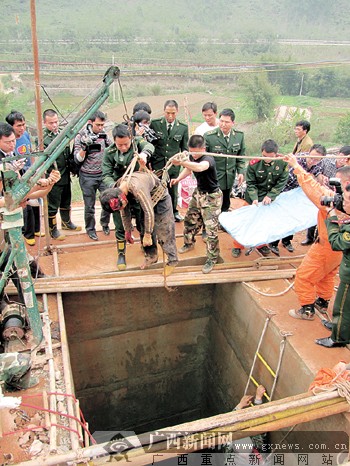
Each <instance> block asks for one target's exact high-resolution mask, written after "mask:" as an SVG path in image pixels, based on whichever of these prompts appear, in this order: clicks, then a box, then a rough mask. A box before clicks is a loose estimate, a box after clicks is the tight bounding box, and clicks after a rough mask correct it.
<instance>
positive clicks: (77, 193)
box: [71, 176, 83, 202]
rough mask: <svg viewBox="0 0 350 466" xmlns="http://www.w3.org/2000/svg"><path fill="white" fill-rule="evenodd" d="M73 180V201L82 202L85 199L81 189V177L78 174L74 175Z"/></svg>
mask: <svg viewBox="0 0 350 466" xmlns="http://www.w3.org/2000/svg"><path fill="white" fill-rule="evenodd" d="M71 180H72V184H71V188H72V202H80V201H82V200H83V194H82V192H81V189H80V185H79V178H78V177H77V176H72V177H71Z"/></svg>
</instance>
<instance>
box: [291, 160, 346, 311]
mask: <svg viewBox="0 0 350 466" xmlns="http://www.w3.org/2000/svg"><path fill="white" fill-rule="evenodd" d="M285 160H286V162H288V164H289V165H290V166H291V167H292V168H293V170H294V174H295V175H296V176H297V179H298V183H299V185H300V187H301V188H302V190H303V191H304V193H305V194H306V195H307V197H308V198H309V199H310V200H311V201H312V202H313V203H314V204H315V205H316V207H318V217H317V229H318V239H317V241H316V242H315V243H314V244H313V245H312V246H311V247H310V249H309V250H308V252H307V254H306V256H305V257H304V259H303V261H302V263H301V264H300V266H299V267H298V269H297V273H296V275H295V282H294V290H295V292H296V294H297V296H298V299H299V302H300V305H301V307H300V309H298V310H295V309H291V310H290V311H289V315H290V316H291V317H293V318H294V319H302V320H314V318H315V307H317V309H318V310H319V311H320V312H322V313H324V314H325V313H326V312H327V308H328V303H329V300H330V299H331V297H332V295H333V291H334V282H335V276H336V273H337V270H338V267H339V264H340V261H341V253H340V252H339V251H333V250H332V248H331V245H330V244H329V241H328V235H327V230H326V227H325V223H324V221H325V219H326V218H327V215H328V214H327V211H328V207H326V206H324V205H322V204H321V200H320V198H321V196H333V195H334V191H332V190H330V189H329V188H327V187H325V186H322V185H321V184H320V183H318V182H317V181H316V180H315V178H314V176H313V175H312V174H311V173H308V172H307V171H306V170H304V169H303V168H302V166H301V165H300V164H299V163H298V162H297V159H296V157H295V156H294V155H293V154H289V155H286V156H285Z"/></svg>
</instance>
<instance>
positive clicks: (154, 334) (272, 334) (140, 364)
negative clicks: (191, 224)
mask: <svg viewBox="0 0 350 466" xmlns="http://www.w3.org/2000/svg"><path fill="white" fill-rule="evenodd" d="M63 296H64V308H65V318H66V327H67V335H68V342H69V350H70V358H71V365H72V372H73V378H74V385H75V392H76V395H77V397H78V398H79V399H80V405H81V408H82V410H83V412H84V415H85V418H86V419H87V420H88V421H89V424H90V430H91V432H94V431H97V430H98V431H120V430H127V431H135V432H136V433H142V432H147V431H151V430H157V429H160V428H164V427H167V426H172V425H176V424H180V423H184V422H188V421H192V420H195V419H201V418H203V417H208V416H212V415H215V414H218V413H223V412H227V411H229V410H231V409H232V408H233V407H234V406H235V404H236V403H237V402H238V401H239V399H240V398H241V396H242V395H243V392H244V389H245V385H246V383H247V380H248V374H249V371H250V368H251V365H252V361H253V358H254V354H255V351H256V347H257V343H258V341H259V338H260V335H261V332H262V329H263V327H264V323H265V321H266V312H265V310H264V309H262V308H261V307H259V305H258V303H257V302H256V301H255V300H254V299H253V298H252V295H251V294H250V293H249V291H248V290H247V288H246V287H245V286H244V285H242V284H216V285H202V286H182V287H179V288H178V289H177V290H176V291H174V292H168V291H166V290H165V289H163V288H138V289H135V290H113V291H112V290H111V291H99V292H88V293H65V294H64V295H63ZM280 342H281V335H280V333H279V330H278V328H277V327H276V326H275V325H274V324H273V322H272V323H270V324H269V326H268V329H267V331H266V334H265V337H264V344H263V352H264V358H265V359H266V360H267V361H268V362H269V364H270V365H271V366H276V364H277V360H278V355H279V346H280ZM290 374H298V377H296V378H293V383H291V379H290ZM254 378H255V379H256V380H257V381H258V382H259V383H262V384H263V385H265V386H266V388H267V390H268V391H269V389H270V388H271V386H272V382H273V379H272V376H271V374H270V373H269V372H268V371H267V370H266V368H265V367H264V366H263V365H262V364H260V365H257V367H256V371H255V373H254ZM312 378H313V375H312V374H310V373H309V371H308V370H307V368H306V366H305V367H304V366H303V362H302V361H301V360H300V358H299V357H298V355H297V354H296V353H295V352H294V350H293V349H292V347H291V346H290V345H289V344H288V342H287V345H286V351H285V353H284V359H283V362H282V367H281V371H280V377H279V381H278V384H277V386H276V391H275V396H274V398H275V399H279V398H283V397H287V396H291V395H294V394H296V393H303V392H304V391H305V390H306V389H307V386H308V384H309V382H310V381H311V380H312ZM249 393H254V387H253V386H251V387H250V390H249Z"/></svg>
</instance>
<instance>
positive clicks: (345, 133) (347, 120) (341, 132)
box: [335, 113, 350, 144]
mask: <svg viewBox="0 0 350 466" xmlns="http://www.w3.org/2000/svg"><path fill="white" fill-rule="evenodd" d="M349 141H350V113H347V114H346V115H345V116H343V117H342V118H340V120H339V122H338V125H337V128H336V130H335V142H337V143H340V144H349Z"/></svg>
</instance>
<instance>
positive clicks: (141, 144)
mask: <svg viewBox="0 0 350 466" xmlns="http://www.w3.org/2000/svg"><path fill="white" fill-rule="evenodd" d="M112 137H113V140H114V143H113V144H112V145H111V146H109V147H108V148H107V149H106V150H105V152H104V155H103V162H102V176H103V183H104V184H105V185H106V186H108V188H112V187H115V186H116V181H117V180H118V179H119V178H121V177H122V176H123V175H124V174H125V172H126V171H127V169H128V167H129V165H130V164H131V162H132V161H133V160H134V157H135V154H139V160H142V161H143V162H144V165H145V164H146V163H147V161H148V158H149V157H150V156H151V155H152V154H153V152H154V147H153V145H152V144H150V143H149V142H147V141H146V140H145V139H143V137H141V136H135V137H134V138H133V139H132V136H131V130H130V128H128V127H127V126H126V125H124V124H120V125H117V126H116V127H115V128H114V129H113V131H112ZM134 168H135V170H138V169H139V163H136V165H135V167H134ZM130 209H131V210H132V212H133V214H134V216H135V217H136V228H137V230H138V231H139V232H141V231H142V213H141V209H140V205H139V204H138V203H137V202H135V200H133V201H132V202H131V205H130ZM107 211H108V212H112V213H113V222H114V225H115V237H116V239H117V249H118V262H117V267H118V270H125V269H126V260H125V252H126V242H127V241H128V242H129V243H133V242H134V240H133V238H132V235H131V229H130V230H128V231H127V232H125V231H124V227H123V222H122V219H121V216H120V212H119V211H118V210H112V211H111V209H110V208H109V209H108V210H107Z"/></svg>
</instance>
